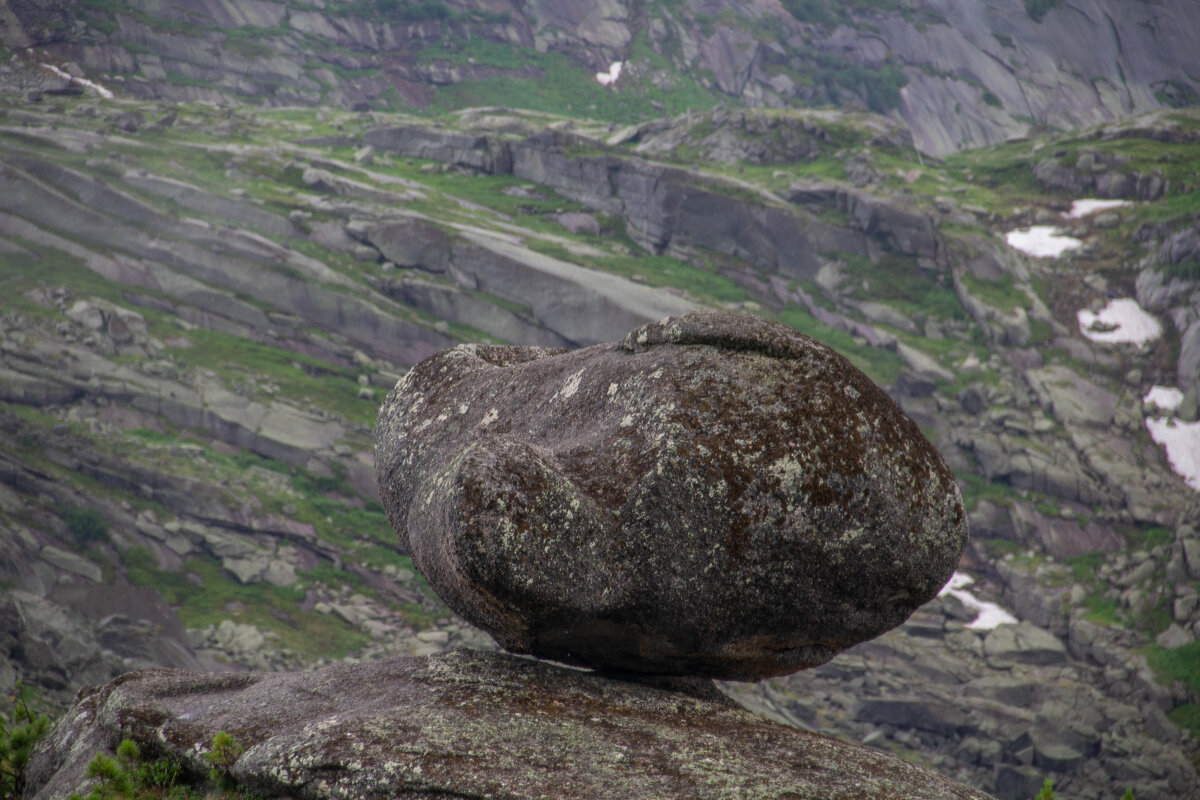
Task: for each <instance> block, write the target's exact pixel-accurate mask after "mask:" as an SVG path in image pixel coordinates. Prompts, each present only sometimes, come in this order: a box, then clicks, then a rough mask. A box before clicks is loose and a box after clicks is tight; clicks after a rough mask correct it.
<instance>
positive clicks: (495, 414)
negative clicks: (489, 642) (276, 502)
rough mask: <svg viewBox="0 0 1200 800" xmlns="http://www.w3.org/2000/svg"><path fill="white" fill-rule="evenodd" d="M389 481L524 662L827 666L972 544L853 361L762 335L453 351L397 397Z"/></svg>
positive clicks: (391, 405) (651, 669)
mask: <svg viewBox="0 0 1200 800" xmlns="http://www.w3.org/2000/svg"><path fill="white" fill-rule="evenodd" d="M376 462H377V471H378V476H379V484H380V492H381V495H382V497H383V500H384V505H385V507H386V509H387V511H388V517H389V520H390V521H391V523H392V525H393V527H394V528H395V529H396V531H397V532H398V533H399V536H400V540H401V543H402V545H403V546H405V547H406V548H407V549H409V550H410V551H411V553H412V555H413V559H414V562H415V563H416V565H417V566H418V567H419V568H420V569H421V571H422V572H423V573H424V574H425V575H426V577H427V578H428V579H429V581H430V584H431V585H432V586H433V587H434V589H435V590H436V591H437V592H438V593H439V594H440V595H441V597H442V598H443V599H444V600H445V601H446V602H447V603H448V604H449V605H450V606H451V607H452V608H454V609H455V610H456V611H457V612H458V613H460V614H462V615H463V616H464V617H465V618H467V619H468V620H470V621H471V622H473V623H475V624H476V625H478V626H480V627H482V628H483V629H484V630H487V631H488V632H490V633H491V634H492V635H493V636H495V637H496V638H497V640H498V641H499V642H500V643H501V645H503V646H504V647H506V648H507V649H509V650H511V651H513V652H517V653H529V654H533V655H537V656H540V657H544V658H551V659H556V660H561V661H564V662H567V663H573V664H577V665H583V666H590V667H595V668H599V669H605V670H615V671H631V672H643V673H662V674H675V675H702V676H707V677H721V678H731V679H735V680H757V679H759V678H763V677H768V676H772V675H780V674H786V673H788V672H793V671H795V670H797V669H802V668H805V667H810V666H815V665H817V664H821V663H824V662H825V661H828V660H829V659H830V658H832V657H833V656H834V655H836V654H837V653H838V652H840V651H841V650H843V649H845V648H847V647H849V646H851V645H853V644H855V643H857V642H860V641H863V640H866V639H870V638H873V637H874V636H877V635H879V634H880V633H882V632H884V631H886V630H888V629H889V628H892V627H894V626H896V625H898V624H900V623H901V622H903V621H904V620H905V619H906V618H907V617H908V616H909V615H910V614H911V613H912V612H913V610H915V609H916V608H917V607H918V606H920V605H921V604H922V603H924V602H926V601H927V600H929V599H931V598H932V597H933V596H934V595H935V594H936V593H937V591H938V590H939V589H940V588H941V587H942V585H943V584H944V583H945V582H946V580H947V579H948V578H949V576H950V575H951V573H952V572H953V570H954V566H955V564H956V563H957V561H958V556H959V553H960V552H961V549H962V547H963V545H964V544H965V540H966V532H967V531H966V517H965V515H964V513H963V510H962V502H961V498H960V495H959V492H958V488H957V485H956V483H955V481H954V479H953V476H952V475H951V474H950V471H949V470H948V469H947V467H946V466H945V464H944V463H943V461H942V459H941V458H940V456H939V455H938V454H937V452H936V451H935V450H934V448H933V447H932V446H931V445H930V444H929V443H928V442H927V441H926V440H925V438H924V437H923V436H922V435H921V433H920V430H919V429H918V428H917V426H916V424H915V423H914V422H912V420H910V419H909V418H908V417H907V416H905V415H904V413H903V412H902V411H901V410H900V409H899V407H898V406H897V405H896V404H895V403H894V402H893V401H892V400H891V399H890V398H889V397H888V396H887V395H886V394H885V393H884V392H883V391H882V390H881V389H879V387H877V386H875V384H874V383H872V382H871V380H870V379H869V378H867V377H866V376H865V375H863V373H861V372H860V371H859V370H857V369H855V368H854V367H853V366H852V365H851V364H850V363H849V362H848V361H846V360H845V359H844V358H842V357H841V356H840V355H838V354H837V353H835V352H834V351H833V350H831V349H829V348H828V347H825V346H824V345H821V344H820V343H818V342H816V341H814V340H812V339H810V338H808V337H806V336H803V335H802V334H799V333H796V332H795V331H793V330H791V329H789V328H786V327H784V326H782V325H779V324H776V323H772V322H768V321H766V320H763V319H761V318H758V317H753V316H746V315H736V314H728V313H720V312H694V313H691V314H688V315H686V316H682V317H671V318H667V319H665V320H663V321H661V322H657V323H652V324H649V325H645V326H642V327H640V328H638V329H636V330H634V331H632V332H630V333H629V335H628V336H626V337H625V339H624V340H623V341H622V342H619V343H610V344H601V345H596V346H594V347H590V348H586V349H583V350H577V351H570V352H568V351H563V350H552V349H542V348H531V347H499V346H482V345H461V346H459V347H456V348H454V349H452V350H447V351H444V352H442V353H439V354H438V355H436V356H434V357H432V358H430V359H427V360H426V361H424V362H421V363H420V364H418V365H416V366H415V367H413V369H412V370H411V371H410V372H409V373H408V375H406V376H405V378H404V379H402V380H401V381H400V382H399V383H398V384H397V386H396V388H395V389H394V390H393V392H392V393H391V394H390V395H389V397H388V399H387V401H386V402H385V404H384V406H383V408H382V409H381V412H380V416H379V425H378V427H377V429H376Z"/></svg>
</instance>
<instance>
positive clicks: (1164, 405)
mask: <svg viewBox="0 0 1200 800" xmlns="http://www.w3.org/2000/svg"><path fill="white" fill-rule="evenodd" d="M1142 402H1143V403H1153V404H1154V405H1156V406H1158V407H1159V408H1161V409H1162V410H1163V411H1174V410H1175V409H1177V408H1179V404H1180V403H1182V402H1183V390H1181V389H1176V388H1174V387H1173V386H1151V387H1150V391H1148V392H1146V396H1145V397H1143V398H1142Z"/></svg>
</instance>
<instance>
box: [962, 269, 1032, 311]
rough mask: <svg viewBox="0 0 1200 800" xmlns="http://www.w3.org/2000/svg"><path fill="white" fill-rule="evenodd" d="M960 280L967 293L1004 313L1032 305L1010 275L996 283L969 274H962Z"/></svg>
mask: <svg viewBox="0 0 1200 800" xmlns="http://www.w3.org/2000/svg"><path fill="white" fill-rule="evenodd" d="M960 280H962V282H963V285H964V286H965V287H966V289H967V291H968V292H970V293H971V294H972V295H974V296H975V297H978V298H979V299H980V300H982V301H983V302H985V303H987V304H988V305H989V306H992V307H993V308H995V309H997V310H999V311H1002V312H1004V313H1010V312H1012V311H1014V310H1016V309H1018V308H1029V307H1030V305H1032V301H1031V300H1030V298H1029V295H1028V294H1026V293H1025V292H1024V291H1023V290H1022V289H1020V288H1018V287H1017V286H1016V285H1015V283H1014V282H1013V278H1012V276H1011V275H1003V276H1001V278H1000V280H996V281H985V280H983V279H982V278H976V277H975V276H974V275H972V274H971V273H970V272H964V273H963V275H962V277H961V278H960Z"/></svg>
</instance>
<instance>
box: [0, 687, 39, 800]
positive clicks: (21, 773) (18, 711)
mask: <svg viewBox="0 0 1200 800" xmlns="http://www.w3.org/2000/svg"><path fill="white" fill-rule="evenodd" d="M48 730H50V718H49V717H47V716H46V715H45V714H39V715H38V716H34V715H33V713H32V712H31V711H30V710H29V706H28V705H26V704H25V702H24V701H23V700H21V699H17V702H16V708H15V709H14V710H13V715H12V718H11V719H10V718H9V717H8V715H7V714H0V800H11V798H17V797H20V796H21V795H22V793H23V792H24V790H25V765H26V764H28V763H29V755H30V753H32V752H33V746H34V745H35V744H37V742H38V740H39V739H41V738H42V737H43V736H45V735H46V732H47V731H48Z"/></svg>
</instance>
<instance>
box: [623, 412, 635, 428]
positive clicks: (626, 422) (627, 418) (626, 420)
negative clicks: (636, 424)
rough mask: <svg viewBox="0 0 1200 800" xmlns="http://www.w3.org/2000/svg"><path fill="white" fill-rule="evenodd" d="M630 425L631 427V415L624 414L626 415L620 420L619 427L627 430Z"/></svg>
mask: <svg viewBox="0 0 1200 800" xmlns="http://www.w3.org/2000/svg"><path fill="white" fill-rule="evenodd" d="M631 425H633V414H626V415H625V416H624V417H623V418H622V419H621V427H622V428H628V427H630V426H631Z"/></svg>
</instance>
